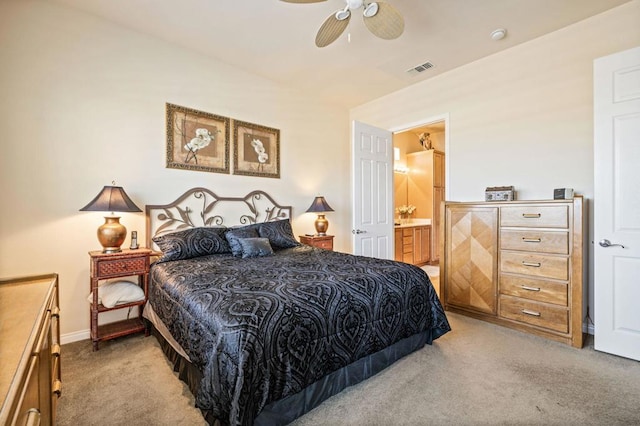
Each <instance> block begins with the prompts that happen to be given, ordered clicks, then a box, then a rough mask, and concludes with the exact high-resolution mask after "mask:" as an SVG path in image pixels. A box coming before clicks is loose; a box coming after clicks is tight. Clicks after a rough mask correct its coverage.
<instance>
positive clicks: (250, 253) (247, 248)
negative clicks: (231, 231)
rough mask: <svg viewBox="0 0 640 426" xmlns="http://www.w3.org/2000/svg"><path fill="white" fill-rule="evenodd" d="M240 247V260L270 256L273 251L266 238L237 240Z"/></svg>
mask: <svg viewBox="0 0 640 426" xmlns="http://www.w3.org/2000/svg"><path fill="white" fill-rule="evenodd" d="M238 242H240V247H242V258H243V259H246V258H247V257H262V256H271V255H272V254H273V249H272V248H271V244H269V239H268V238H239V239H238Z"/></svg>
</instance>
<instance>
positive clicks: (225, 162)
mask: <svg viewBox="0 0 640 426" xmlns="http://www.w3.org/2000/svg"><path fill="white" fill-rule="evenodd" d="M166 118H167V120H166V121H167V128H166V130H167V168H172V169H182V170H194V171H201V172H212V173H229V164H230V161H229V146H230V131H231V127H230V121H231V120H230V119H229V118H228V117H223V116H220V115H216V114H211V113H208V112H204V111H199V110H196V109H193V108H187V107H184V106H180V105H175V104H171V103H168V102H167V104H166Z"/></svg>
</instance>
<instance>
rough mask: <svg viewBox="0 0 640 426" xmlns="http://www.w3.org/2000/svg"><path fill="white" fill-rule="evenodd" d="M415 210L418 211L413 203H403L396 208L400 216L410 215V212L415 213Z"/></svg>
mask: <svg viewBox="0 0 640 426" xmlns="http://www.w3.org/2000/svg"><path fill="white" fill-rule="evenodd" d="M414 211H416V206H414V205H411V204H409V205H402V206H400V207H398V208H396V213H398V214H400V216H408V215H410V214H413V212H414Z"/></svg>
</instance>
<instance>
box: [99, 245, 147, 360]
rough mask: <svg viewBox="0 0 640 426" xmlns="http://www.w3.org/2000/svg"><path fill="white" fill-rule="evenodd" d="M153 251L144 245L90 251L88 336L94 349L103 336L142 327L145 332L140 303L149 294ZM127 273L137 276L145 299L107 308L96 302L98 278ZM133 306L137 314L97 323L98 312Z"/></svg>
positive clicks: (104, 278) (121, 334) (133, 330)
mask: <svg viewBox="0 0 640 426" xmlns="http://www.w3.org/2000/svg"><path fill="white" fill-rule="evenodd" d="M154 253H155V252H153V251H152V250H150V249H146V248H139V249H136V250H130V249H123V250H122V251H121V252H120V253H103V252H102V251H90V252H89V256H90V257H91V280H90V288H91V291H92V292H93V300H92V302H91V307H90V314H91V340H92V341H93V350H94V351H97V350H98V344H99V342H101V341H103V340H109V339H115V338H116V337H121V336H126V335H128V334H132V333H139V332H141V331H145V332H146V327H145V324H144V321H143V320H142V307H143V305H144V304H145V303H146V301H147V295H148V280H149V263H150V261H149V258H150V257H151V255H152V254H154ZM129 276H137V277H138V285H139V286H140V287H141V288H142V290H143V291H144V300H139V301H137V302H131V303H123V304H119V305H116V306H114V307H113V308H107V307H105V306H104V305H102V303H98V284H99V282H100V281H101V280H106V279H111V278H122V277H129ZM134 306H137V307H138V315H137V317H135V318H130V319H126V320H121V321H116V322H111V323H108V324H102V325H98V316H99V314H100V313H102V312H107V311H113V310H116V309H124V308H131V307H134Z"/></svg>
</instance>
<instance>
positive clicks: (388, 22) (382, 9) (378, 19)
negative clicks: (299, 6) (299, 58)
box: [282, 0, 404, 47]
mask: <svg viewBox="0 0 640 426" xmlns="http://www.w3.org/2000/svg"><path fill="white" fill-rule="evenodd" d="M282 1H284V2H287V3H320V2H323V1H326V0H282ZM344 2H345V3H346V6H345V8H344V9H340V10H338V11H337V12H334V13H332V14H331V15H329V17H328V18H327V19H326V20H325V21H324V23H323V24H322V26H321V27H320V29H319V30H318V34H317V35H316V46H318V47H325V46H328V45H330V44H331V43H333V42H334V41H336V39H337V38H338V37H340V34H342V33H343V32H344V30H345V29H346V28H347V25H348V24H349V20H350V19H351V11H353V10H356V9H359V8H363V12H362V16H363V19H364V23H365V25H366V26H367V28H368V29H369V31H371V32H372V33H373V34H374V35H375V36H378V37H380V38H383V39H385V40H392V39H394V38H398V37H400V35H401V34H402V32H403V31H404V19H403V18H402V16H401V15H400V14H399V13H398V11H397V10H396V9H395V8H394V7H393V6H391V5H390V4H388V3H384V2H381V1H377V2H376V1H374V2H370V3H367V2H365V1H364V0H344Z"/></svg>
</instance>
